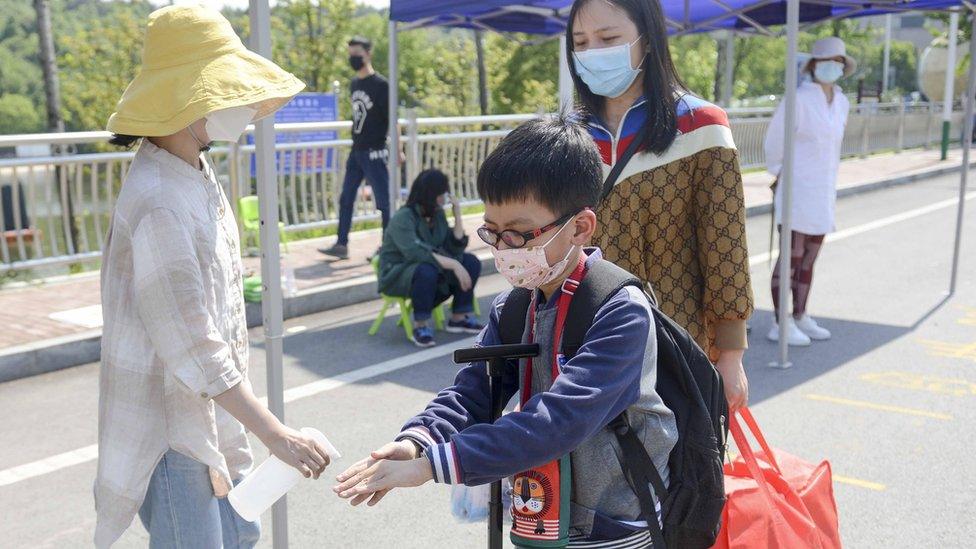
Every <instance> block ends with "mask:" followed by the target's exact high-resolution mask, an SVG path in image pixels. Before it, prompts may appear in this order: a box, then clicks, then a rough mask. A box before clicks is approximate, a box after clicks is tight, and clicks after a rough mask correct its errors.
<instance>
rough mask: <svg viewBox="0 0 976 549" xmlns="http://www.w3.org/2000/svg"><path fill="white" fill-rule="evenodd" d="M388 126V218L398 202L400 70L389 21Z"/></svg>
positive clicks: (393, 25) (392, 25) (396, 41)
mask: <svg viewBox="0 0 976 549" xmlns="http://www.w3.org/2000/svg"><path fill="white" fill-rule="evenodd" d="M389 35H390V52H389V55H390V59H389V67H390V68H389V71H390V75H389V78H390V94H389V95H390V98H389V100H390V104H389V107H390V122H389V124H390V126H389V129H388V130H387V132H388V135H389V138H390V141H389V143H390V161H389V162H388V163H387V167H388V169H389V173H390V205H389V208H390V217H392V216H393V214H394V213H395V212H396V207H397V203H398V202H399V200H400V70H399V55H400V52H399V49H400V44H399V36H398V35H397V22H396V21H392V20H391V21H390V26H389Z"/></svg>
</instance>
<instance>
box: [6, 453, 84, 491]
mask: <svg viewBox="0 0 976 549" xmlns="http://www.w3.org/2000/svg"><path fill="white" fill-rule="evenodd" d="M97 457H98V445H97V444H92V445H91V446H85V447H84V448H79V449H77V450H72V451H70V452H65V453H63V454H58V455H56V456H51V457H48V458H44V459H41V460H38V461H34V462H31V463H25V464H23V465H18V466H17V467H11V468H10V469H5V470H3V471H0V486H7V485H10V484H14V483H15V482H20V481H22V480H27V479H30V478H34V477H39V476H41V475H46V474H47V473H53V472H54V471H58V470H60V469H65V468H67V467H71V466H73V465H80V464H82V463H85V462H88V461H91V460H93V459H95V458H97Z"/></svg>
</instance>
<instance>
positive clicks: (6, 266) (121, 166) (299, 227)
mask: <svg viewBox="0 0 976 549" xmlns="http://www.w3.org/2000/svg"><path fill="white" fill-rule="evenodd" d="M772 112H773V109H771V108H760V109H740V110H731V111H729V116H730V120H731V127H732V134H733V137H734V139H735V142H736V145H737V147H738V149H739V158H740V163H741V166H742V167H743V168H747V169H748V168H756V167H761V166H763V165H764V154H763V140H764V138H765V134H766V131H767V128H768V126H769V121H770V118H771V116H772ZM534 116H536V115H532V114H526V115H505V116H488V117H458V118H416V117H415V116H414V115H413V113H412V112H408V116H407V118H405V119H401V121H400V125H401V134H402V137H401V142H402V143H403V144H404V149H405V155H406V161H405V163H404V169H403V175H404V178H403V180H404V181H412V180H413V178H414V177H415V176H416V174H417V173H418V172H419V171H420V170H422V169H425V168H432V167H436V168H439V169H441V170H443V171H445V172H446V173H447V174H448V175H449V176H450V180H451V183H452V185H453V187H454V188H453V190H452V192H453V193H454V194H455V195H456V196H458V197H459V198H461V200H462V201H464V202H475V201H477V192H476V188H475V184H476V180H477V171H478V167H479V166H480V165H481V163H482V162H483V161H484V159H485V157H486V156H487V155H488V154H489V153H490V152H491V150H492V149H493V148H494V147H495V146H496V145H497V143H498V142H499V141H500V140H501V139H502V137H504V135H505V134H506V133H507V132H508V131H509V130H510V129H511V128H512V127H514V126H515V125H517V124H519V123H521V122H523V121H526V120H529V119H531V118H533V117H534ZM961 122H962V114H961V113H954V114H953V130H952V132H953V133H952V135H953V136H954V137H958V135H959V131H961V130H960V128H961ZM350 129H351V124H350V123H349V122H330V123H305V124H278V125H276V127H275V130H276V132H277V134H278V135H279V141H288V140H289V139H291V140H294V139H295V138H296V137H297V136H298V134H301V133H303V132H306V133H307V132H335V133H336V135H337V136H338V137H339V139H336V140H330V141H309V142H287V143H278V144H277V146H276V149H277V158H278V192H279V196H280V201H279V203H280V210H279V215H280V218H281V220H282V221H283V222H284V223H285V227H286V230H287V231H290V232H296V231H308V230H313V229H323V228H328V227H331V226H334V225H336V224H337V222H338V209H339V206H338V202H339V193H340V192H341V187H342V180H343V178H344V176H345V165H346V159H347V157H348V155H349V152H350V150H351V145H352V141H351V139H349V138H348V135H349V131H350ZM940 137H941V107H940V106H939V105H929V104H912V105H905V104H884V105H877V104H875V105H861V106H857V107H855V108H854V109H853V110H852V112H851V114H850V117H849V119H848V125H847V130H846V134H845V137H844V145H843V154H844V155H847V156H852V155H867V154H869V153H872V152H877V151H883V150H901V149H904V148H913V147H920V146H928V145H930V144H934V143H938V141H939V139H940ZM108 138H109V134H108V133H106V132H83V133H66V134H38V135H22V136H18V135H14V136H0V150H3V149H4V148H6V147H16V146H22V145H47V146H51V147H54V148H60V149H61V150H66V151H72V149H76V148H86V147H87V148H92V147H93V144H99V143H104V142H105V141H106V140H107V139H108ZM211 154H212V158H213V160H214V163H215V164H216V166H215V167H216V170H217V173H218V175H219V178H220V182H221V184H222V185H223V187H224V190H225V192H226V193H227V197H228V199H229V200H230V202H231V204H232V206H233V207H234V209H235V214H236V213H238V212H237V207H238V200H239V199H240V198H241V197H244V196H249V195H252V194H254V193H255V190H256V188H255V185H256V183H255V179H254V176H253V171H252V169H253V168H252V166H253V162H254V145H236V144H235V145H233V146H229V147H221V148H215V149H214V150H213V151H212V153H211ZM133 156H134V152H131V151H126V152H81V153H79V152H76V151H75V152H65V153H64V154H52V155H50V156H43V157H29V158H6V159H4V158H0V187H3V188H4V201H3V202H4V206H3V210H4V211H3V214H4V215H3V216H0V229H2V231H0V232H2V234H3V238H0V272H3V271H10V270H13V269H32V268H39V267H46V266H58V265H65V264H73V263H82V262H88V261H96V260H98V259H99V258H100V256H101V250H102V248H103V246H104V244H105V235H106V232H107V230H108V225H109V220H110V217H111V212H112V208H113V206H114V201H115V197H116V196H117V195H118V192H119V189H120V186H121V182H122V180H123V178H124V174H125V173H126V171H127V169H128V166H129V163H130V162H131V160H132V157H133ZM15 183H16V184H15ZM358 198H359V199H358V200H357V201H356V210H355V212H354V220H373V219H378V217H379V215H378V212H377V210H376V208H375V204H374V203H373V201H372V199H371V196H370V193H369V188H368V186H365V185H364V186H363V187H361V188H360V196H359V197H358Z"/></svg>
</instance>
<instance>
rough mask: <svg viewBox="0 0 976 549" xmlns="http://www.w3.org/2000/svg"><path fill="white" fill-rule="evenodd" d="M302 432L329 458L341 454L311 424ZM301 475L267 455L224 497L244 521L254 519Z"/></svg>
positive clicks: (286, 491)
mask: <svg viewBox="0 0 976 549" xmlns="http://www.w3.org/2000/svg"><path fill="white" fill-rule="evenodd" d="M301 431H302V433H304V434H305V435H307V436H309V437H311V438H313V439H315V441H316V442H318V443H319V444H321V445H322V447H323V448H324V449H325V451H326V453H328V454H329V459H330V460H331V461H335V460H337V459H339V458H340V457H342V456H341V455H340V454H339V452H338V450H336V449H335V446H333V445H332V443H330V442H329V439H327V438H326V437H325V435H323V434H322V432H321V431H319V430H317V429H313V428H311V427H305V428H304V429H302V430H301ZM303 478H305V477H304V476H302V474H301V473H300V472H299V471H298V469H295V468H294V467H292V466H291V465H288V464H286V463H285V462H283V461H281V460H280V459H278V458H277V457H275V456H273V455H272V456H268V459H266V460H264V463H262V464H261V465H259V466H258V467H257V469H255V470H254V471H252V472H251V474H249V475H248V476H246V477H244V480H243V481H241V483H240V484H238V485H237V486H236V487H234V489H233V490H231V491H230V493H229V494H227V499H228V500H229V501H230V504H231V506H232V507H233V508H234V510H235V511H237V514H239V515H240V516H241V517H242V518H243V519H244V520H246V521H248V522H254V521H255V520H257V519H258V518H259V517H260V516H261V513H264V512H265V511H267V510H268V508H269V507H271V506H272V505H273V504H274V502H276V501H278V500H279V499H280V498H281V496H283V495H285V494H287V493H288V491H289V490H291V489H292V488H294V487H295V485H296V484H298V481H300V480H302V479H303Z"/></svg>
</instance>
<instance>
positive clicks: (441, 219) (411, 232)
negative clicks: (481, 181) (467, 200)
mask: <svg viewBox="0 0 976 549" xmlns="http://www.w3.org/2000/svg"><path fill="white" fill-rule="evenodd" d="M449 190H450V186H449V185H448V180H447V175H445V174H444V172H441V171H440V170H425V171H423V172H421V173H420V175H418V176H417V179H416V180H415V181H414V182H413V186H412V187H411V189H410V196H409V197H408V198H407V203H406V205H405V206H403V207H402V208H400V210H399V211H397V213H396V214H395V215H394V216H393V218H392V219H391V220H390V225H389V226H388V227H387V229H386V233H385V234H384V235H383V246H382V248H380V276H379V287H380V292H382V293H384V294H386V295H392V296H402V297H409V298H410V300H411V301H412V302H413V319H414V328H413V342H414V343H415V344H416V345H417V346H418V347H432V346H434V345H436V343H435V342H434V331H433V329H432V328H431V327H430V326H429V324H430V317H431V314H432V312H433V310H434V307H437V306H439V305H440V304H441V303H443V302H444V301H447V298H448V297H451V296H453V297H454V301H453V303H452V311H453V315H452V316H451V318H450V319H449V320H448V322H447V331H448V332H451V333H470V334H477V333H479V332H481V329H482V327H483V326H482V325H481V323H479V322H478V320H477V318H476V317H475V316H474V314H473V312H474V286H475V284H476V283H477V282H478V276H479V275H480V274H481V261H480V260H479V259H478V258H477V257H475V256H474V255H472V254H468V253H464V249H465V248H466V247H467V246H468V237H467V235H465V234H464V224H463V223H462V220H461V204H460V203H459V202H458V201H457V199H456V198H453V197H451V195H450V193H449V192H448V191H449ZM448 201H450V202H451V207H452V210H453V212H454V228H453V229H452V228H451V227H450V226H449V225H448V224H447V216H446V215H445V214H444V205H445V204H447V202H448Z"/></svg>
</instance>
